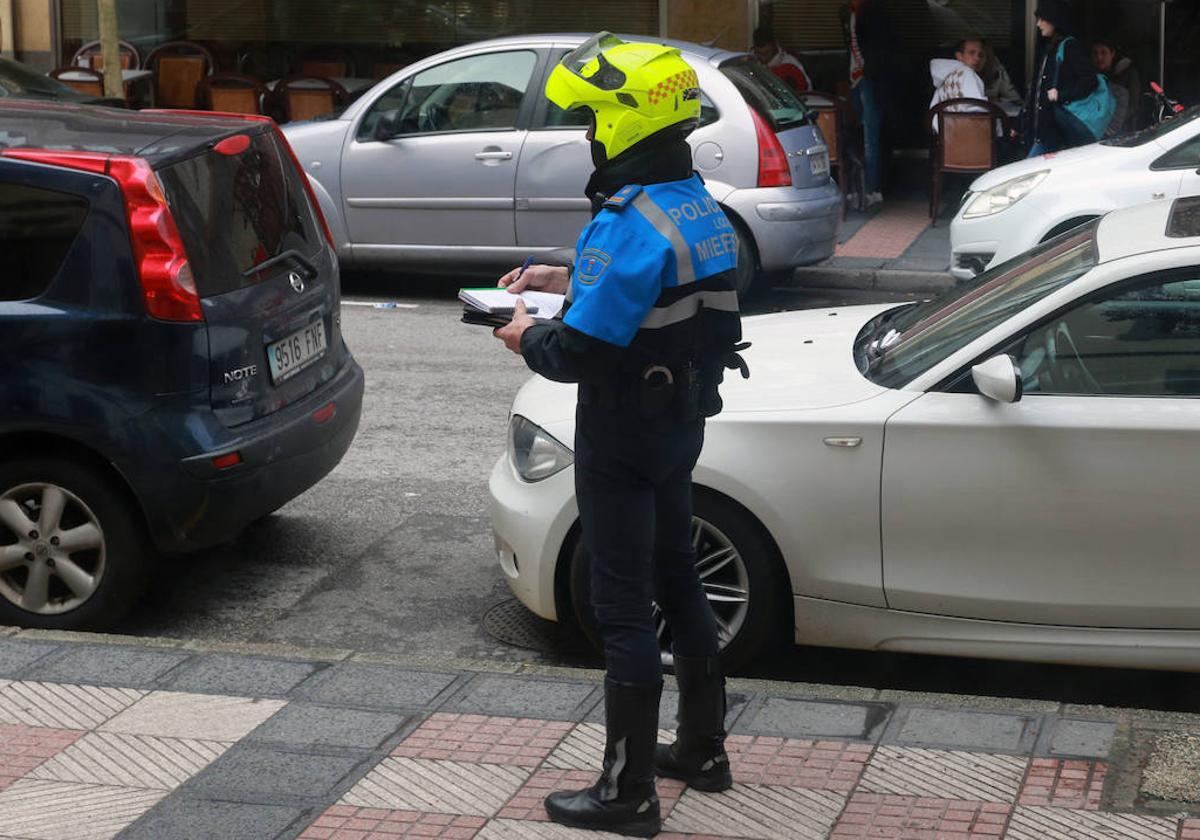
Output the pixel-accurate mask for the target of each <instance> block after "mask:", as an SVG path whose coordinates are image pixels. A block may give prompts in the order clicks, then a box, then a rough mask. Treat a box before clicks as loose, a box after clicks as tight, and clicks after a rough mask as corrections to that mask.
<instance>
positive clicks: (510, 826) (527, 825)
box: [475, 819, 702, 840]
mask: <svg viewBox="0 0 1200 840" xmlns="http://www.w3.org/2000/svg"><path fill="white" fill-rule="evenodd" d="M669 836H670V835H668V834H659V835H658V840H668V838H669ZM475 840H622V837H621V835H620V834H613V833H612V832H611V831H585V830H584V829H582V828H567V827H566V826H565V825H558V824H557V823H552V822H530V821H528V820H499V819H498V820H489V821H488V823H487V825H485V826H484V827H483V828H482V829H480V831H479V833H478V834H476V835H475ZM695 840H702V838H699V837H697V838H695Z"/></svg>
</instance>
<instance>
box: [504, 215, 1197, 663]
mask: <svg viewBox="0 0 1200 840" xmlns="http://www.w3.org/2000/svg"><path fill="white" fill-rule="evenodd" d="M744 331H745V334H746V338H747V339H749V340H750V341H752V342H753V346H752V347H751V348H750V349H749V350H748V351H746V354H745V355H746V359H747V361H748V362H749V365H750V369H751V377H750V379H749V380H748V381H743V380H741V379H740V378H738V377H731V378H727V381H726V383H727V384H726V385H725V387H724V388H723V394H724V397H725V411H724V412H723V413H722V414H720V415H718V416H717V417H715V418H713V419H712V420H711V421H709V424H708V432H707V436H706V444H705V447H704V451H703V453H702V455H701V456H700V461H699V464H698V465H697V467H696V471H695V487H696V491H695V494H696V495H695V498H696V508H695V513H696V520H695V529H696V530H695V533H696V544H697V547H698V549H699V561H698V565H699V570H700V576H701V578H702V579H703V582H704V587H705V590H706V591H707V593H708V597H709V601H710V603H711V605H712V607H713V610H714V613H715V614H716V616H717V619H718V623H719V626H720V630H721V644H722V651H723V655H724V656H725V657H726V659H727V660H728V662H727V664H728V666H729V667H731V668H732V667H736V666H737V665H738V664H739V663H741V662H743V661H745V660H746V659H747V658H748V657H750V656H752V655H754V654H755V653H756V652H758V651H761V650H762V647H761V646H762V645H763V644H764V642H767V641H768V640H770V639H772V638H778V639H788V638H794V640H795V641H796V642H798V643H805V644H814V645H828V646H835V647H849V648H864V649H878V650H891V651H908V652H924V653H941V654H959V655H968V656H982V657H997V658H1011V659H1028V660H1043V661H1052V662H1067V663H1077V664H1102V665H1121V666H1141V667H1160V668H1176V669H1200V598H1198V597H1197V595H1196V592H1197V575H1198V574H1200V572H1198V567H1197V562H1196V551H1197V549H1196V546H1197V545H1200V517H1198V516H1197V515H1196V511H1197V510H1198V509H1200V470H1198V469H1197V458H1198V456H1197V453H1198V452H1200V199H1179V200H1176V201H1174V202H1167V201H1162V202H1157V203H1151V204H1148V205H1143V206H1139V207H1136V208H1132V209H1126V210H1121V211H1117V212H1114V213H1111V214H1109V215H1107V216H1105V217H1103V219H1101V220H1098V221H1093V222H1091V223H1088V224H1086V225H1085V226H1082V227H1080V228H1078V229H1076V230H1075V231H1073V232H1071V233H1068V234H1064V235H1063V236H1060V237H1057V238H1055V239H1054V240H1052V241H1050V242H1047V243H1044V244H1042V245H1039V246H1037V247H1036V248H1034V249H1033V250H1032V251H1030V252H1028V253H1026V254H1024V255H1022V256H1020V257H1019V258H1017V259H1014V260H1010V261H1008V262H1005V263H1003V264H1002V265H999V266H996V267H995V268H993V269H991V270H990V271H988V272H986V273H985V274H983V275H981V276H979V277H977V278H975V279H974V280H972V281H967V282H965V283H962V284H960V285H959V286H958V287H956V288H955V289H953V290H951V291H950V292H948V293H947V294H946V295H945V296H943V297H941V298H939V299H937V300H934V301H931V302H928V303H924V304H904V305H900V306H896V305H890V304H889V305H874V306H851V307H845V308H838V309H825V310H811V311H801V312H790V313H783V314H773V315H763V316H757V317H751V318H746V319H745V323H744ZM574 404H575V388H574V387H572V386H569V385H561V384H556V383H553V382H549V381H547V380H545V379H541V378H537V377H535V378H533V379H532V380H530V381H529V382H528V383H527V384H526V385H525V386H524V387H523V388H522V389H521V391H520V392H519V393H518V395H517V397H516V400H515V402H514V403H513V407H512V417H511V424H510V436H509V448H508V452H507V453H506V454H505V455H504V456H503V457H501V458H500V460H499V461H498V462H497V463H496V465H495V468H494V469H493V471H492V475H491V481H490V490H491V497H492V501H491V516H492V522H493V528H494V531H495V541H496V549H497V554H498V560H499V564H500V567H501V569H502V570H503V574H504V575H505V577H506V578H507V580H508V583H509V585H510V586H511V588H512V590H513V592H515V593H516V595H517V597H518V598H520V600H521V601H522V602H524V603H525V604H526V605H527V606H528V607H529V608H530V609H531V610H533V611H534V612H535V613H537V614H538V615H540V616H543V617H545V618H548V619H551V620H559V619H565V618H567V617H568V616H569V615H571V614H575V615H578V616H580V617H581V618H582V621H581V623H582V624H583V625H584V627H585V629H588V626H589V624H590V614H589V611H588V610H587V608H586V604H587V601H588V596H587V578H588V575H587V563H588V560H587V555H586V553H585V552H584V550H583V549H582V548H581V545H580V540H579V526H578V515H577V508H576V503H575V498H574V484H573V471H572V468H571V464H572V453H571V442H572V441H573V439H574V421H573V417H574ZM885 441H886V445H885ZM662 638H663V642H664V649H667V648H666V645H667V644H668V643H669V634H668V633H666V632H664V633H663V636H662Z"/></svg>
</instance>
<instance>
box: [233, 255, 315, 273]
mask: <svg viewBox="0 0 1200 840" xmlns="http://www.w3.org/2000/svg"><path fill="white" fill-rule="evenodd" d="M280 263H292V264H293V265H298V266H299V267H300V268H302V269H304V271H305V273H306V274H307V275H308V276H307V277H305V278H304V279H305V280H311V279H313V278H314V277H316V276H317V273H318V272H317V267H316V266H315V265H313V264H312V263H311V262H310V261H309V259H308V257H306V256H304V255H303V254H301V253H300V252H299V251H297V250H296V249H295V248H288V249H286V250H283V251H280V252H279V253H278V254H276V255H275V256H273V257H268V258H267V259H265V260H263V261H262V262H260V263H259V264H258V265H252V266H250V267H249V268H247V269H246V270H245V271H243V272H242V276H243V277H249V276H250V275H251V274H257V273H258V272H260V271H266V270H267V269H268V268H270V267H271V266H275V265H279V264H280Z"/></svg>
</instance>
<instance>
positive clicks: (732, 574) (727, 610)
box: [654, 517, 750, 665]
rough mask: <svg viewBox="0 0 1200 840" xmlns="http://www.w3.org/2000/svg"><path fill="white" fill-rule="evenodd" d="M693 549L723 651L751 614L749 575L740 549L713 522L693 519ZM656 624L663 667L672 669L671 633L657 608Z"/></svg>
mask: <svg viewBox="0 0 1200 840" xmlns="http://www.w3.org/2000/svg"><path fill="white" fill-rule="evenodd" d="M692 546H693V547H694V548H695V549H696V571H697V573H698V574H699V575H700V585H701V586H702V587H703V588H704V595H705V597H706V598H707V599H708V604H709V606H710V607H712V611H713V618H714V619H715V620H716V622H717V647H718V648H719V649H721V650H724V649H725V646H726V645H728V644H729V643H730V642H731V641H733V639H734V638H736V637H737V634H738V633H739V632H740V631H741V629H742V626H743V625H744V624H745V623H746V615H747V613H748V612H749V610H750V575H749V572H748V571H747V569H746V562H745V560H744V559H743V558H742V555H741V552H739V551H738V549H737V546H735V545H734V544H733V541H732V540H730V539H729V537H727V536H725V534H724V533H722V532H721V530H720V529H719V528H717V527H716V526H715V525H713V524H712V523H711V522H707V521H705V520H703V519H700V518H699V517H693V519H692ZM654 622H655V627H656V630H657V632H658V642H659V645H661V646H662V660H663V664H665V665H670V664H672V662H673V661H674V657H673V656H672V655H671V631H670V629H669V628H668V627H667V622H666V619H664V618H663V615H662V611H661V610H660V609H659V608H658V605H657V604H656V605H655V606H654Z"/></svg>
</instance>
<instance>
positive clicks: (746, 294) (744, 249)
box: [729, 216, 758, 303]
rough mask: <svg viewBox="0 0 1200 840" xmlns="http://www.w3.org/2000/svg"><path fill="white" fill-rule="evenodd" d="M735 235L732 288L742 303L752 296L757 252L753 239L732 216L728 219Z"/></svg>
mask: <svg viewBox="0 0 1200 840" xmlns="http://www.w3.org/2000/svg"><path fill="white" fill-rule="evenodd" d="M729 220H730V221H731V222H732V223H733V229H734V231H735V232H736V233H737V249H738V251H737V267H736V268H735V269H734V272H733V287H734V291H736V292H737V296H738V300H739V301H742V302H743V303H744V302H745V301H747V300H749V299H750V298H751V296H753V294H754V292H755V291H756V285H757V282H756V281H757V280H758V250H757V249H756V248H755V247H754V237H752V236H751V235H750V232H749V231H748V230H746V226H745V225H743V224H742V223H741V222H739V221H738V220H736V219H734V218H733V217H732V216H731V217H730V219H729Z"/></svg>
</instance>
